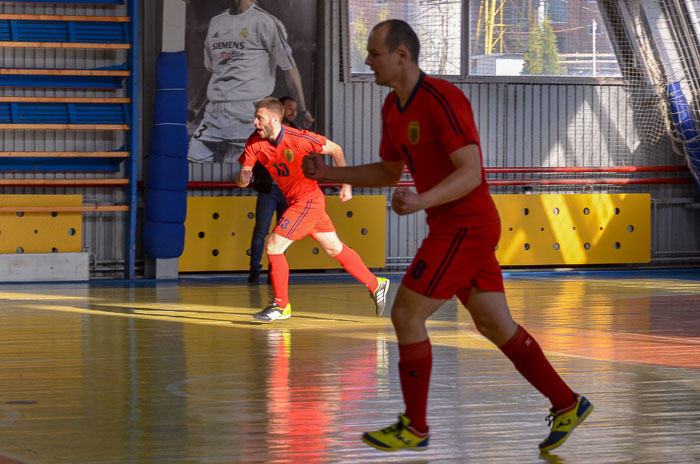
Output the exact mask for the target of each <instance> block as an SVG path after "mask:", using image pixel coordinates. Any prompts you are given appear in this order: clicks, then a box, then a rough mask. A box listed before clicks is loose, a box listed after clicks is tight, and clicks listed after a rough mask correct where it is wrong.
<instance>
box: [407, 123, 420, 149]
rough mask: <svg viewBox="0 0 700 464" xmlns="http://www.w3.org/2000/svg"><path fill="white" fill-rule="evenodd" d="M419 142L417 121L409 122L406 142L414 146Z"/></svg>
mask: <svg viewBox="0 0 700 464" xmlns="http://www.w3.org/2000/svg"><path fill="white" fill-rule="evenodd" d="M419 140H420V124H418V121H411V122H409V123H408V141H409V142H411V145H415V144H417V143H418V141H419Z"/></svg>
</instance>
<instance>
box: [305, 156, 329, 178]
mask: <svg viewBox="0 0 700 464" xmlns="http://www.w3.org/2000/svg"><path fill="white" fill-rule="evenodd" d="M301 168H302V170H303V171H304V175H305V176H306V177H308V178H309V179H313V180H325V178H326V177H325V176H326V172H327V171H328V165H327V164H326V161H325V160H324V159H323V156H321V155H319V154H318V153H310V154H309V155H307V156H305V157H304V159H303V160H302V162H301Z"/></svg>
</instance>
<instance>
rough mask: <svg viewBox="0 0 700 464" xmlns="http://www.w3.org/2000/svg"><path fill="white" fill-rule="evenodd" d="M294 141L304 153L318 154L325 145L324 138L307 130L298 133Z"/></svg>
mask: <svg viewBox="0 0 700 464" xmlns="http://www.w3.org/2000/svg"><path fill="white" fill-rule="evenodd" d="M296 140H297V143H298V144H299V148H300V149H301V151H302V152H304V153H311V152H314V153H320V152H321V151H322V150H323V146H324V145H325V144H326V137H325V136H323V135H320V134H317V133H315V132H311V131H307V130H302V131H300V132H299V137H298V138H297V139H296Z"/></svg>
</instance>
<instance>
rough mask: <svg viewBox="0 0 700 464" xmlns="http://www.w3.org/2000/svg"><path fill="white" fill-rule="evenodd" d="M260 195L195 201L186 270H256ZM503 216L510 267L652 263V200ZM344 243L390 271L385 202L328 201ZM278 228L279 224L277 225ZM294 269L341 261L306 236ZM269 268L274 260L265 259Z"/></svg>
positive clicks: (559, 202) (522, 199) (536, 207)
mask: <svg viewBox="0 0 700 464" xmlns="http://www.w3.org/2000/svg"><path fill="white" fill-rule="evenodd" d="M255 200H256V198H255V197H190V198H188V204H187V205H188V206H187V207H188V214H187V221H186V223H185V226H186V230H187V232H186V236H185V252H184V253H183V255H182V257H181V258H180V263H179V266H180V267H179V269H180V271H183V272H189V271H238V270H247V269H248V268H249V256H248V252H249V249H250V239H251V236H252V233H253V226H254V224H255ZM494 201H495V202H496V206H497V207H498V210H499V212H500V215H501V228H502V230H501V240H500V242H499V245H498V250H497V252H496V254H497V256H498V259H499V261H500V263H501V264H502V265H504V266H536V265H575V264H614V263H646V262H649V260H650V259H651V197H650V195H649V194H580V195H569V194H551V195H550V194H544V195H494ZM327 202H328V206H327V210H328V214H329V216H330V217H331V219H332V220H333V223H334V224H335V227H336V229H337V231H338V236H339V237H340V239H341V240H343V241H344V242H345V243H347V244H348V245H349V246H352V247H353V248H354V249H355V250H356V251H357V252H358V253H359V254H360V256H362V259H363V260H364V261H365V263H366V264H367V266H369V267H383V266H384V265H385V256H386V250H385V242H386V198H385V197H384V196H383V195H361V196H356V197H353V199H352V200H351V201H350V202H348V203H341V202H340V201H339V200H338V197H335V196H329V197H327ZM273 225H274V224H273ZM287 260H288V261H289V265H290V268H291V269H334V268H340V265H339V263H338V262H337V261H336V260H334V259H332V258H329V257H328V256H327V255H326V254H325V253H324V252H323V250H322V249H321V248H320V246H319V245H318V244H317V243H316V241H314V240H313V239H311V238H310V237H306V238H305V239H303V240H300V241H299V242H298V243H294V244H293V245H292V246H291V247H290V248H289V250H288V251H287ZM263 265H264V266H267V258H266V257H265V256H263Z"/></svg>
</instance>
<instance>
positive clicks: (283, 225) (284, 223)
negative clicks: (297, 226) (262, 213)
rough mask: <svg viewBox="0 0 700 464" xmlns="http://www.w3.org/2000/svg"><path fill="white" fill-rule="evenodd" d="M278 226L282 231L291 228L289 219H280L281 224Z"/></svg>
mask: <svg viewBox="0 0 700 464" xmlns="http://www.w3.org/2000/svg"><path fill="white" fill-rule="evenodd" d="M278 225H279V226H280V229H282V230H286V229H287V227H289V219H287V218H282V219H280V222H279V224H278Z"/></svg>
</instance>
